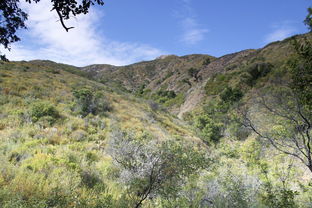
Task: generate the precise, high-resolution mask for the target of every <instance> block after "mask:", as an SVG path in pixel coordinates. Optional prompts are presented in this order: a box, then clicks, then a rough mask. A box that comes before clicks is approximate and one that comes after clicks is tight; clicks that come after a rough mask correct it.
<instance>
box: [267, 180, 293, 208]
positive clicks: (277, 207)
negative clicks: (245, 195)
mask: <svg viewBox="0 0 312 208" xmlns="http://www.w3.org/2000/svg"><path fill="white" fill-rule="evenodd" d="M296 195H298V193H297V192H296V191H293V190H290V189H287V188H285V187H283V188H277V187H273V186H272V184H271V183H270V182H267V183H265V184H264V193H263V194H262V197H261V198H262V201H263V202H264V204H265V205H267V206H268V207H274V208H296V207H298V206H297V205H296V203H295V196H296Z"/></svg>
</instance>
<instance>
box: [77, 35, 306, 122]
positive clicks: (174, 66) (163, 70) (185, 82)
mask: <svg viewBox="0 0 312 208" xmlns="http://www.w3.org/2000/svg"><path fill="white" fill-rule="evenodd" d="M302 37H307V38H311V33H310V34H305V35H299V36H294V37H291V38H288V39H285V40H283V41H277V42H274V43H271V44H268V45H267V46H265V47H264V48H261V49H257V50H255V49H250V50H244V51H241V52H237V53H233V54H229V55H225V56H222V57H220V58H216V57H212V56H209V55H200V54H194V55H187V56H182V57H178V56H175V55H164V56H161V57H160V58H157V59H155V60H152V61H144V62H140V63H135V64H131V65H128V66H121V67H117V66H111V65H101V64H99V65H91V66H86V67H82V68H81V70H82V71H84V72H87V73H88V74H89V76H91V77H93V78H94V79H95V80H97V81H99V82H101V83H103V84H105V85H108V86H112V87H114V88H116V89H120V90H121V91H126V92H130V93H134V94H137V95H139V96H142V97H144V98H146V99H154V100H156V101H157V100H158V101H160V103H163V104H165V106H166V107H169V109H170V111H171V112H173V113H174V114H176V115H179V117H180V118H181V117H182V115H183V114H184V113H185V112H189V111H192V110H193V109H195V108H196V107H198V106H199V105H201V104H202V103H203V102H205V100H206V99H207V96H209V89H208V88H207V87H206V85H207V82H208V81H209V80H211V78H212V77H214V76H216V75H217V74H224V75H226V76H227V75H229V76H230V75H231V74H232V75H233V78H231V80H232V79H236V78H237V77H238V76H240V75H241V74H242V73H244V72H246V70H247V69H248V67H251V66H252V65H255V64H271V65H273V66H274V67H273V68H272V69H273V71H274V69H276V68H279V67H280V66H281V65H283V64H285V63H286V62H287V60H288V59H289V57H290V56H291V54H292V53H293V47H292V46H291V43H290V42H291V39H292V38H302ZM191 70H193V71H194V72H195V73H193V74H192V73H190V71H191ZM231 80H227V81H226V82H229V83H230V82H231ZM245 87H247V86H245ZM248 88H250V87H248ZM160 91H174V93H175V95H176V96H177V97H178V98H172V100H171V101H168V100H165V101H164V100H161V98H159V96H157V93H158V92H160ZM207 92H208V93H207ZM174 99H175V100H174Z"/></svg>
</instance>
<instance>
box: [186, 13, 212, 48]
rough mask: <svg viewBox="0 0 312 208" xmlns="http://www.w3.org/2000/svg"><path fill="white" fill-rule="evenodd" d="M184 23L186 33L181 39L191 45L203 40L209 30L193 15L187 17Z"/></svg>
mask: <svg viewBox="0 0 312 208" xmlns="http://www.w3.org/2000/svg"><path fill="white" fill-rule="evenodd" d="M182 25H183V27H184V33H183V36H182V38H181V41H183V42H184V43H186V44H190V45H194V44H196V43H199V42H200V41H202V40H203V39H204V38H205V34H206V33H207V32H208V31H209V30H207V29H204V28H201V27H200V26H199V25H198V23H197V22H196V19H194V18H191V17H189V18H185V19H184V20H183V22H182Z"/></svg>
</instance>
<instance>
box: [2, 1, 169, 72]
mask: <svg viewBox="0 0 312 208" xmlns="http://www.w3.org/2000/svg"><path fill="white" fill-rule="evenodd" d="M24 7H25V9H26V10H27V12H28V13H29V21H28V28H29V30H28V32H27V35H26V36H25V37H23V39H22V41H21V42H19V43H18V44H15V45H14V46H13V47H12V50H11V52H9V53H7V56H8V58H9V59H12V60H31V59H49V60H53V61H57V62H61V63H67V64H73V65H76V66H84V65H88V64H94V63H106V64H114V65H125V64H129V63H133V62H136V61H140V60H149V59H153V58H155V57H157V56H159V55H161V54H163V52H162V51H161V50H159V49H157V48H153V47H151V46H149V45H145V44H141V43H127V42H119V41H116V40H111V39H108V38H106V37H103V34H100V32H99V31H98V30H97V24H99V22H98V20H100V19H101V18H103V15H102V14H100V13H99V12H97V11H96V10H93V11H91V12H90V13H89V14H88V15H82V16H80V17H78V18H72V19H71V20H69V21H68V22H67V24H68V26H74V27H75V28H74V29H72V30H70V31H69V32H66V31H65V30H64V29H63V28H62V27H61V24H60V23H59V22H58V21H57V20H58V18H57V16H56V15H55V14H54V12H49V7H50V5H49V3H48V2H40V3H39V4H37V5H31V6H28V5H24ZM25 34H26V33H25Z"/></svg>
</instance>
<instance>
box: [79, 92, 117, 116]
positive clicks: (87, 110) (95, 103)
mask: <svg viewBox="0 0 312 208" xmlns="http://www.w3.org/2000/svg"><path fill="white" fill-rule="evenodd" d="M73 95H74V97H75V99H76V109H75V110H76V111H77V112H78V113H79V114H81V115H82V116H83V117H85V116H87V115H88V114H93V115H98V114H100V113H104V112H107V111H111V106H110V104H109V103H108V101H107V100H106V99H105V95H104V94H103V93H101V92H96V93H94V92H92V91H91V90H90V89H87V88H83V89H79V90H75V91H74V92H73Z"/></svg>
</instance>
